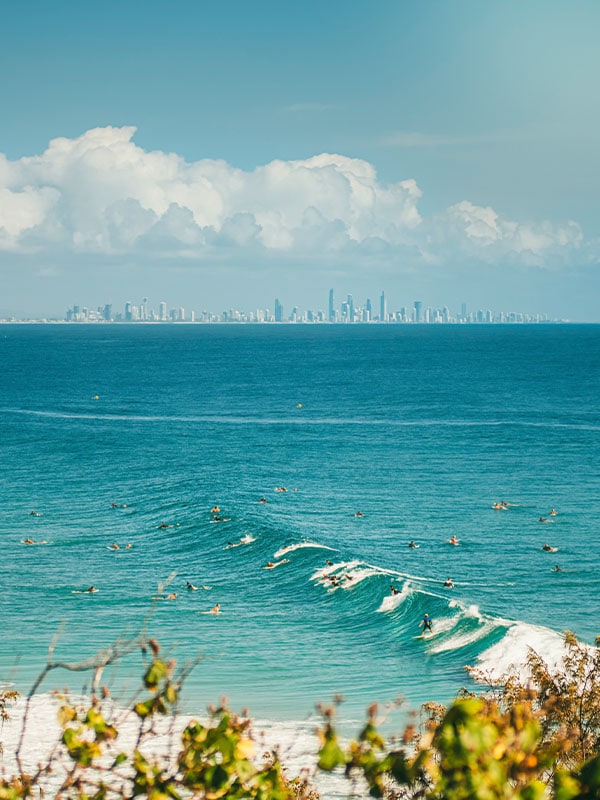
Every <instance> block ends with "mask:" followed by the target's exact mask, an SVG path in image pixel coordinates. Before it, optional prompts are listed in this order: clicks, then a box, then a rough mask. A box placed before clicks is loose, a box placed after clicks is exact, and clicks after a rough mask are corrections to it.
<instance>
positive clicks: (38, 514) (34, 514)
mask: <svg viewBox="0 0 600 800" xmlns="http://www.w3.org/2000/svg"><path fill="white" fill-rule="evenodd" d="M29 516H30V517H41V516H42V515H41V514H40V513H39V512H38V511H30V512H29Z"/></svg>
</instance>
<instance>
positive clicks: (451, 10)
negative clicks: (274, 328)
mask: <svg viewBox="0 0 600 800" xmlns="http://www.w3.org/2000/svg"><path fill="white" fill-rule="evenodd" d="M2 17H3V23H2V30H1V31H0V109H1V111H0V153H3V154H4V156H0V278H1V280H2V292H1V295H0V314H6V313H12V314H21V313H32V314H36V315H37V314H60V313H62V312H63V311H64V309H65V308H66V307H67V306H69V305H71V304H73V303H79V304H81V305H90V306H95V305H98V304H104V303H105V302H112V303H113V304H114V305H115V306H120V305H121V304H122V303H124V302H125V301H126V300H133V301H134V302H135V301H136V300H138V299H141V298H142V297H149V298H151V301H152V303H153V304H154V305H158V302H159V301H160V300H163V299H164V300H166V301H167V302H168V303H169V304H173V305H180V304H182V303H183V302H184V301H185V302H186V303H187V304H188V305H189V306H190V307H193V308H196V309H200V308H205V307H209V308H211V309H214V310H220V309H221V308H226V307H230V306H232V305H233V306H236V305H237V306H240V307H246V308H248V307H255V306H265V305H269V306H270V307H272V304H273V298H274V296H275V295H277V296H279V297H280V298H281V299H282V300H283V302H284V305H287V306H289V305H291V304H296V305H300V306H304V307H306V306H311V307H324V306H325V304H326V291H327V289H328V288H329V286H333V287H334V288H335V289H336V291H337V293H338V294H347V293H349V292H350V293H353V295H354V296H355V298H356V300H357V301H361V300H362V299H363V298H365V297H367V296H370V297H372V298H374V297H376V296H378V293H379V292H380V291H381V289H385V290H386V293H387V294H388V297H389V298H390V305H391V307H399V306H400V305H410V304H412V302H413V300H414V299H416V298H417V297H418V298H420V299H421V300H422V301H423V302H424V303H425V304H426V305H444V304H448V305H451V306H454V308H456V307H457V306H459V305H460V303H461V302H463V301H464V302H467V303H468V304H469V305H470V306H471V307H492V308H506V309H509V308H510V309H512V310H523V311H531V312H535V311H540V312H548V313H550V314H551V315H553V316H561V317H568V318H571V319H582V320H594V321H600V311H599V310H598V307H597V306H599V305H600V304H599V303H598V300H599V299H600V292H599V289H600V265H599V261H600V243H599V233H600V231H599V230H598V228H599V221H598V216H599V215H598V186H599V183H600V181H599V178H600V151H599V148H598V131H599V122H600V119H599V117H600V107H599V104H598V101H597V98H598V97H600V85H599V84H600V63H599V61H600V55H599V50H600V49H599V48H598V46H597V40H598V29H599V22H600V5H599V4H598V3H597V2H592V1H591V0H590V1H589V2H584V1H580V0H573V2H566V1H565V2H554V1H553V0H543V2H542V0H528V2H517V1H516V0H504V2H492V0H490V1H489V2H482V1H481V0H472V1H467V0H454V2H445V1H442V0H439V1H438V2H436V1H435V0H414V1H413V0H405V1H404V2H398V1H397V0H396V1H395V2H391V1H390V0H378V2H356V0H355V1H352V0H350V1H346V2H341V0H329V2H323V0H321V2H313V0H308V1H307V2H303V3H301V4H300V3H298V4H284V3H281V2H270V0H256V1H255V2H243V1H242V0H232V1H230V2H227V0H222V2H215V1H213V0H205V2H191V0H185V1H184V0H172V2H168V3H167V2H163V1H162V0H148V1H147V2H144V3H143V4H138V3H135V4H134V3H132V2H130V3H123V2H120V3H117V2H113V0H104V2H101V3H99V2H84V3H82V2H77V3H76V2H72V1H71V0H68V2H67V1H65V0H54V2H52V3H48V2H38V0H35V2H32V1H30V0H21V2H16V0H5V2H4V3H3V15H2ZM55 140H58V143H59V144H56V143H55V144H54V145H50V143H51V142H52V141H55ZM323 154H328V155H327V156H326V157H324V156H323Z"/></svg>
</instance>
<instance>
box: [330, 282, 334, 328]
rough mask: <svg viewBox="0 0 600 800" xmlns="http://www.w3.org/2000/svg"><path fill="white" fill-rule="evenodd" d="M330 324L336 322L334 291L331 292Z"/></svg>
mask: <svg viewBox="0 0 600 800" xmlns="http://www.w3.org/2000/svg"><path fill="white" fill-rule="evenodd" d="M329 322H335V306H334V304H333V289H330V290H329Z"/></svg>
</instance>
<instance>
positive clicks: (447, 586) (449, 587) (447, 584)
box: [444, 578, 454, 589]
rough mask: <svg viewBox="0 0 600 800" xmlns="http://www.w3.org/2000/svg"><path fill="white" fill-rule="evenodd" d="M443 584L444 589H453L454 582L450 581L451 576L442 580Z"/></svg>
mask: <svg viewBox="0 0 600 800" xmlns="http://www.w3.org/2000/svg"><path fill="white" fill-rule="evenodd" d="M444 586H445V587H446V589H454V583H453V582H452V578H448V580H446V581H444Z"/></svg>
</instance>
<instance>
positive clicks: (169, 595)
mask: <svg viewBox="0 0 600 800" xmlns="http://www.w3.org/2000/svg"><path fill="white" fill-rule="evenodd" d="M176 597H177V592H171V594H168V595H167V600H175V598H176Z"/></svg>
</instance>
